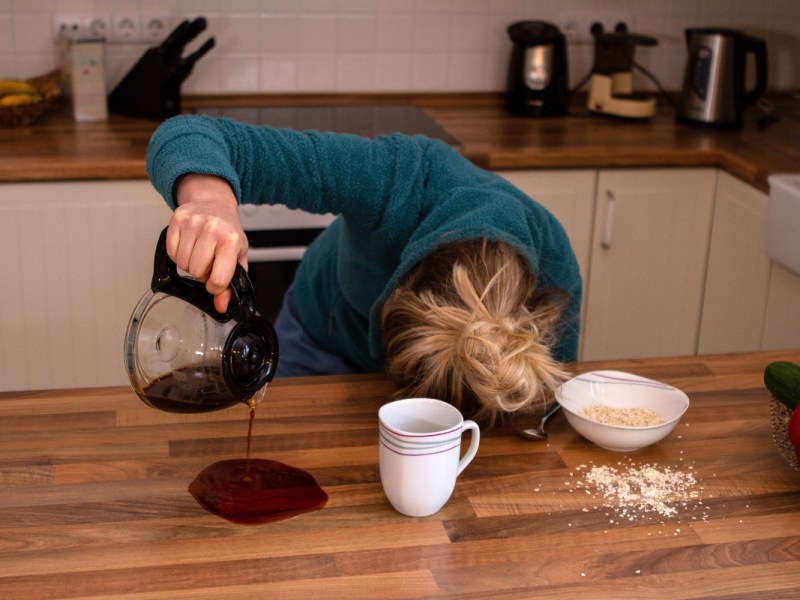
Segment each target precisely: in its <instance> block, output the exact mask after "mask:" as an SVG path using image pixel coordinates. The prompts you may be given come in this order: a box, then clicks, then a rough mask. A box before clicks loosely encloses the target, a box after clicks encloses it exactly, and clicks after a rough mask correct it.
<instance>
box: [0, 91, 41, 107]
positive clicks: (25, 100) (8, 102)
mask: <svg viewBox="0 0 800 600" xmlns="http://www.w3.org/2000/svg"><path fill="white" fill-rule="evenodd" d="M39 98H40V96H39V95H38V94H37V95H35V96H32V95H30V94H6V95H5V96H2V97H0V106H18V105H20V104H29V103H31V102H36V101H37V100H38V99H39Z"/></svg>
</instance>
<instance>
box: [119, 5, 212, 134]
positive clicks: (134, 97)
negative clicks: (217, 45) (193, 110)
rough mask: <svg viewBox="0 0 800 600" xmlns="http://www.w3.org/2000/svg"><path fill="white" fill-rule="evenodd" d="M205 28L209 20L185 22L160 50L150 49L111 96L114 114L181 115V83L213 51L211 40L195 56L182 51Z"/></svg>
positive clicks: (152, 116) (201, 18)
mask: <svg viewBox="0 0 800 600" xmlns="http://www.w3.org/2000/svg"><path fill="white" fill-rule="evenodd" d="M205 28H206V20H205V19H204V18H203V17H198V18H197V19H195V20H194V21H189V20H186V21H183V22H182V23H181V24H180V25H178V27H176V28H175V30H174V31H173V32H172V33H171V34H170V35H169V36H168V37H167V39H166V40H164V42H163V43H162V44H161V45H160V46H157V47H154V48H150V49H149V50H148V51H147V52H145V53H144V55H143V56H142V57H141V58H140V59H139V61H138V62H137V63H136V64H135V65H134V66H133V68H132V69H131V70H130V71H129V72H128V74H127V75H126V76H125V77H124V78H123V79H122V81H120V82H119V84H118V85H117V87H115V88H114V90H113V91H112V92H111V94H109V96H108V109H109V110H110V111H111V112H115V113H119V114H123V115H129V116H132V117H144V118H146V119H159V120H160V119H166V118H167V117H172V116H174V115H177V114H178V113H180V112H181V83H183V81H184V80H185V79H186V78H187V77H188V76H189V75H190V74H191V72H192V69H193V68H194V64H195V63H196V62H197V61H198V60H199V59H200V58H201V57H202V56H203V55H204V54H205V53H206V52H208V51H209V50H211V48H213V47H214V38H213V37H212V38H209V39H208V40H206V41H205V43H204V44H203V45H202V46H200V48H199V49H197V50H196V51H195V52H193V53H192V54H189V55H188V56H186V57H183V56H182V54H183V49H184V48H185V46H186V44H188V43H189V42H190V41H191V40H193V39H194V38H195V37H197V35H198V34H199V33H200V32H201V31H203V30H204V29H205Z"/></svg>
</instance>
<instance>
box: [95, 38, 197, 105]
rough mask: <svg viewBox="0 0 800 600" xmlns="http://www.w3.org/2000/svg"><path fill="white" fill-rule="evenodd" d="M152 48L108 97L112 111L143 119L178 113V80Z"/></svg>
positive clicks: (179, 97) (179, 90)
mask: <svg viewBox="0 0 800 600" xmlns="http://www.w3.org/2000/svg"><path fill="white" fill-rule="evenodd" d="M172 71H173V69H171V68H170V66H169V65H168V64H166V63H165V62H164V61H163V60H161V57H160V56H159V52H158V48H151V49H149V50H148V51H147V52H145V53H144V55H143V56H142V57H141V58H140V59H139V61H138V62H137V63H136V64H135V65H134V66H133V68H132V69H131V70H130V71H129V72H128V74H127V75H125V77H124V78H123V79H122V81H120V82H119V84H118V85H117V87H115V88H114V90H113V91H112V92H111V94H109V96H108V108H109V110H110V111H111V112H114V113H119V114H122V115H128V116H132V117H144V118H146V119H166V118H168V117H172V116H174V115H177V114H178V113H180V112H181V81H182V80H180V79H176V77H175V76H174V73H173V72H172Z"/></svg>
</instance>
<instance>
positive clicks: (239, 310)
mask: <svg viewBox="0 0 800 600" xmlns="http://www.w3.org/2000/svg"><path fill="white" fill-rule="evenodd" d="M167 229H168V228H167V227H165V228H164V230H163V231H162V232H161V235H160V236H159V237H158V243H157V244H156V252H155V257H154V260H153V279H152V281H151V282H150V288H151V289H152V290H153V291H154V292H164V293H165V294H170V295H172V296H176V297H178V298H181V299H182V300H185V301H186V302H188V303H190V304H191V305H192V306H196V307H197V308H199V309H200V310H202V311H203V312H204V313H206V314H207V315H208V316H210V317H211V318H212V319H214V320H215V321H218V322H220V323H226V322H228V321H230V320H231V319H233V320H234V321H238V322H246V321H249V320H250V319H251V318H253V317H254V316H255V315H256V306H255V292H254V291H253V284H252V283H251V282H250V278H249V277H248V276H247V271H245V270H244V267H242V265H240V264H237V265H236V271H235V272H234V274H233V279H232V280H231V290H232V292H233V297H232V298H231V301H230V302H229V303H228V310H227V311H226V312H225V313H224V314H223V313H219V312H217V309H216V308H214V296H213V295H211V294H209V293H208V292H207V291H206V285H205V283H204V282H202V281H198V280H197V279H193V278H191V277H182V276H181V275H180V274H179V273H178V266H177V265H176V264H175V262H174V261H173V260H172V259H171V258H170V257H169V255H168V254H167Z"/></svg>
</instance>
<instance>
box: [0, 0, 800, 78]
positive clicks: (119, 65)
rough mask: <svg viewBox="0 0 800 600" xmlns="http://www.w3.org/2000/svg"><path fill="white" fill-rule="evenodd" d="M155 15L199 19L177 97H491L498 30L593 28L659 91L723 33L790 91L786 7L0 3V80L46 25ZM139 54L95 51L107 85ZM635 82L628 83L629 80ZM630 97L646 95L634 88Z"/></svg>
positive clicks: (503, 49) (747, 0)
mask: <svg viewBox="0 0 800 600" xmlns="http://www.w3.org/2000/svg"><path fill="white" fill-rule="evenodd" d="M115 11H117V12H119V13H146V12H160V13H165V14H166V15H167V16H168V17H169V18H170V19H172V23H171V24H172V25H176V24H177V23H178V22H179V20H180V19H182V18H186V17H194V16H198V15H203V16H205V17H206V18H207V19H208V21H209V28H208V30H207V31H206V32H205V33H204V34H203V35H201V36H200V37H199V38H197V43H196V44H194V45H193V46H190V49H191V48H192V47H195V46H196V45H198V44H199V43H200V42H201V41H203V40H204V39H206V38H207V37H208V36H209V35H213V36H215V37H216V40H217V46H216V47H215V48H214V49H213V50H212V51H211V53H209V54H208V55H206V57H204V58H203V59H202V60H201V61H200V62H199V63H198V65H197V66H196V68H195V70H194V73H193V74H192V76H191V77H190V78H189V80H188V81H187V82H186V83H185V85H184V88H183V90H184V92H185V93H219V92H223V93H252V92H275V93H280V92H302V93H315V92H374V91H377V92H398V91H415V92H456V91H466V92H473V91H475V92H486V91H498V90H502V89H503V87H504V81H505V69H506V63H507V60H508V53H509V50H510V41H509V40H508V36H507V34H506V31H505V30H506V27H507V26H508V24H509V23H511V22H513V21H516V20H522V19H537V20H549V21H551V22H553V23H555V24H557V25H559V26H560V27H562V28H566V27H567V26H568V25H570V26H576V27H578V28H579V30H581V31H583V30H584V29H586V28H588V24H589V23H590V22H591V21H592V20H593V19H600V20H602V21H603V22H605V23H607V24H613V23H614V22H616V21H617V20H625V21H626V22H628V23H629V24H630V29H631V30H632V31H635V32H637V33H642V34H647V35H651V36H654V37H656V38H657V39H658V40H659V45H658V46H657V47H655V48H641V49H639V50H638V51H637V54H636V57H637V62H639V63H640V64H641V65H642V66H644V67H645V68H646V69H648V70H649V71H651V72H652V73H653V74H654V75H655V76H656V77H657V78H658V79H659V80H660V82H661V83H662V85H663V86H664V87H665V88H667V89H670V90H677V89H679V88H680V86H681V80H682V72H683V66H684V63H685V60H686V51H685V42H684V37H683V36H684V33H683V32H684V28H686V27H691V26H726V27H735V28H741V29H744V30H746V31H747V32H749V33H751V34H753V35H758V36H761V37H764V38H766V39H767V42H768V45H769V57H770V87H771V88H772V89H784V90H785V89H790V88H791V89H796V88H800V38H799V36H800V33H798V32H800V2H798V0H671V1H670V2H664V1H663V0H262V1H259V0H197V1H196V0H0V77H28V76H33V75H38V74H40V73H44V72H46V71H49V70H50V69H52V68H53V67H54V66H55V64H56V58H55V47H54V43H53V15H55V14H64V13H69V14H73V13H74V14H82V13H86V14H89V13H94V12H96V13H104V14H109V13H114V12H115ZM146 48H147V46H146V45H135V44H124V45H109V46H108V47H107V53H106V56H107V62H108V69H107V78H108V85H109V86H113V85H115V84H116V82H117V81H119V79H120V78H121V77H122V76H124V74H125V73H126V72H127V70H128V69H129V68H130V67H131V66H132V65H133V64H134V62H135V61H136V59H137V58H138V56H140V55H141V54H142V52H143V51H144V50H145V49H146ZM592 57H593V47H592V45H591V43H590V42H589V41H586V42H578V41H576V42H575V43H571V44H570V47H569V59H570V70H571V73H570V79H571V82H572V85H575V84H576V83H577V82H578V81H580V80H581V79H582V78H583V76H584V75H586V74H587V72H588V70H589V69H590V68H591V64H592ZM637 77H641V76H639V75H637ZM637 85H639V86H640V87H642V88H646V87H647V88H649V87H652V86H651V84H650V83H649V82H647V81H646V80H645V79H644V78H641V79H640V81H638V84H637Z"/></svg>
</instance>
